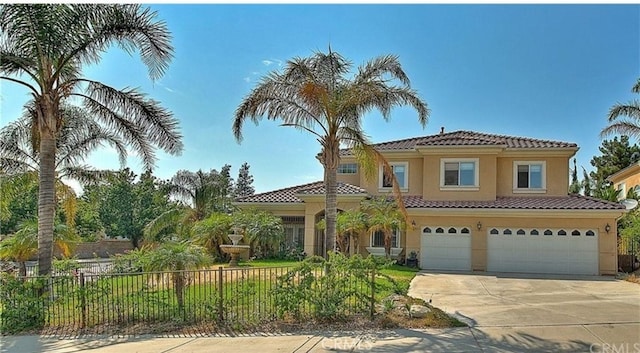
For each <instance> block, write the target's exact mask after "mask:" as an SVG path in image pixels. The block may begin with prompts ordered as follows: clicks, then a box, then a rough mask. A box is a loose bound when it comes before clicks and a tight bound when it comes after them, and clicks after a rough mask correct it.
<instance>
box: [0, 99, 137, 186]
mask: <svg viewBox="0 0 640 353" xmlns="http://www.w3.org/2000/svg"><path fill="white" fill-rule="evenodd" d="M34 109H35V108H34V106H33V104H27V105H26V106H25V112H24V114H23V116H22V117H20V118H19V119H18V120H16V121H14V122H12V123H10V124H9V125H7V126H5V127H4V128H2V129H1V130H0V170H3V171H4V172H5V173H7V174H9V175H15V174H21V173H28V172H35V173H36V174H37V173H38V171H39V169H40V166H39V150H38V147H39V143H38V141H39V140H40V137H39V132H38V130H36V129H34V125H33V124H34V122H36V121H37V116H36V113H35V110H34ZM60 114H61V116H62V121H63V125H62V126H61V128H60V131H59V135H58V138H57V139H56V156H55V157H56V161H55V171H56V178H57V180H59V181H62V179H75V180H77V181H79V182H81V183H87V182H95V181H96V180H99V179H101V178H103V177H105V176H106V175H107V174H109V172H108V171H98V170H94V169H92V168H91V167H89V166H87V165H84V164H83V163H84V161H85V159H86V158H87V157H88V155H89V154H90V153H91V152H93V151H95V150H97V149H98V148H100V147H103V146H104V145H105V144H107V145H109V146H111V147H113V148H114V149H115V150H116V152H117V153H118V157H119V159H120V164H121V165H124V164H125V163H126V158H127V150H126V146H125V144H124V143H123V142H122V140H121V139H120V138H119V137H118V135H117V134H115V133H114V132H113V131H110V130H109V129H108V128H106V127H104V126H102V125H100V124H98V123H97V122H95V121H93V120H92V116H91V114H90V113H89V112H88V111H87V110H86V109H83V108H81V107H76V106H69V105H64V106H62V107H60Z"/></svg>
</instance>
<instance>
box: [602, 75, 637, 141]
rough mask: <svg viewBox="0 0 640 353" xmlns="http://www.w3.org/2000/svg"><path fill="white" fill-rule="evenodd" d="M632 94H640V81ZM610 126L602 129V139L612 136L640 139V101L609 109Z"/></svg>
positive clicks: (621, 104) (617, 105)
mask: <svg viewBox="0 0 640 353" xmlns="http://www.w3.org/2000/svg"><path fill="white" fill-rule="evenodd" d="M631 92H633V93H640V79H638V81H637V82H636V84H635V85H634V86H633V87H632V88H631ZM608 120H609V125H608V126H607V127H605V128H604V129H602V131H601V132H600V137H603V138H604V137H606V136H610V135H615V134H619V135H627V136H632V137H635V138H640V101H639V100H637V99H634V100H631V101H629V102H627V103H617V104H616V105H614V106H613V107H611V109H609V116H608Z"/></svg>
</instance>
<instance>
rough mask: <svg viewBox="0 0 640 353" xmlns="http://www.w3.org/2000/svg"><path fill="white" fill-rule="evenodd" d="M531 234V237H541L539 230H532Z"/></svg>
mask: <svg viewBox="0 0 640 353" xmlns="http://www.w3.org/2000/svg"><path fill="white" fill-rule="evenodd" d="M529 234H531V235H540V233H538V230H537V229H534V230H532V231H531V232H529Z"/></svg>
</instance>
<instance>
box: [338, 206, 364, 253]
mask: <svg viewBox="0 0 640 353" xmlns="http://www.w3.org/2000/svg"><path fill="white" fill-rule="evenodd" d="M368 218H369V217H368V216H367V214H366V213H364V212H362V211H361V210H360V209H352V210H347V211H344V212H341V213H339V214H338V219H337V229H338V234H339V235H341V238H342V244H341V245H340V248H341V249H342V252H346V251H347V245H348V244H349V238H351V239H353V243H354V244H355V251H354V250H349V252H350V253H355V254H359V253H360V246H359V244H360V237H361V236H362V234H364V232H366V231H367V229H368V228H369V227H368V223H369V219H368Z"/></svg>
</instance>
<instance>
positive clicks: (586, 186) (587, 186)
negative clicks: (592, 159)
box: [582, 167, 593, 196]
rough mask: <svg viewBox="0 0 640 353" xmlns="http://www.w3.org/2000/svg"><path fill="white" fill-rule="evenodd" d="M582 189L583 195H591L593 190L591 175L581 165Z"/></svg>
mask: <svg viewBox="0 0 640 353" xmlns="http://www.w3.org/2000/svg"><path fill="white" fill-rule="evenodd" d="M582 190H583V192H584V196H591V193H592V191H593V184H592V183H591V177H590V176H589V173H587V170H586V169H584V167H582Z"/></svg>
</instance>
